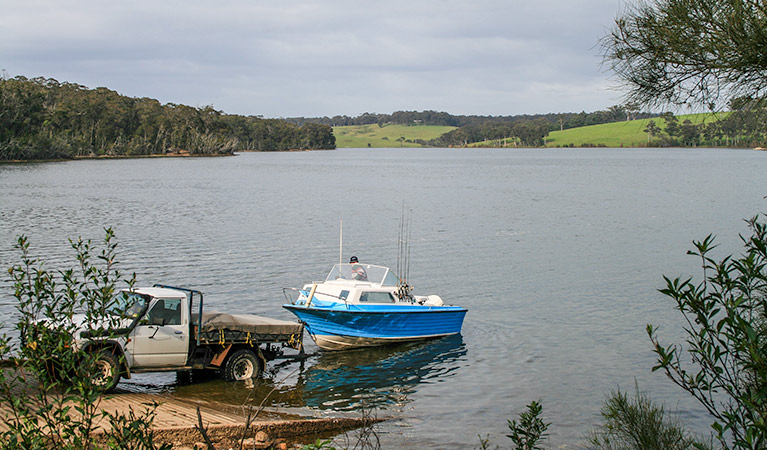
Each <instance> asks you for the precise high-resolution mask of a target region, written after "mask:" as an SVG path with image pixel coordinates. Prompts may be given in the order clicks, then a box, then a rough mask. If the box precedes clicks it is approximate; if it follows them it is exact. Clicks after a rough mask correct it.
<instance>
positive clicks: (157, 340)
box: [128, 298, 189, 368]
mask: <svg viewBox="0 0 767 450" xmlns="http://www.w3.org/2000/svg"><path fill="white" fill-rule="evenodd" d="M184 300H185V299H181V298H159V299H156V301H155V302H154V304H152V305H151V306H150V308H149V310H148V311H147V313H146V315H145V316H144V317H143V318H142V319H141V321H140V322H139V324H138V325H137V326H136V328H135V329H134V330H133V333H132V337H131V343H129V344H128V345H129V346H131V352H132V354H133V365H134V367H136V368H142V367H178V366H184V365H186V359H187V353H188V351H189V326H188V325H184V324H187V323H188V318H187V317H186V316H187V311H186V308H183V305H184V304H185V303H186V302H185V301H184Z"/></svg>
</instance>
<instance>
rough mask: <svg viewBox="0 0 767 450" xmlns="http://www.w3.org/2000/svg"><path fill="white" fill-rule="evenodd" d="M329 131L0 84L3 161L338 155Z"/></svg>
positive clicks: (67, 87)
mask: <svg viewBox="0 0 767 450" xmlns="http://www.w3.org/2000/svg"><path fill="white" fill-rule="evenodd" d="M335 146H336V144H335V137H334V136H333V130H332V129H331V128H330V127H329V126H326V125H322V124H316V123H306V124H303V125H302V126H298V125H296V124H293V123H289V122H286V121H284V120H279V119H263V118H260V117H253V116H248V117H246V116H239V115H231V114H224V113H223V112H221V111H217V110H215V109H214V108H213V107H211V106H206V107H203V108H194V107H191V106H185V105H176V104H172V103H169V104H166V105H162V104H160V102H158V101H157V100H154V99H150V98H132V97H126V96H124V95H120V94H119V93H117V92H115V91H112V90H109V89H107V88H103V87H100V88H96V89H89V88H87V87H85V86H81V85H78V84H73V83H67V82H61V83H60V82H58V81H56V80H54V79H50V78H33V79H27V78H25V77H15V78H12V79H0V160H15V159H22V160H30V159H55V158H73V157H81V156H101V155H109V156H119V155H128V156H139V155H162V154H168V153H189V154H198V155H214V154H231V153H232V152H234V151H238V150H262V151H273V150H293V149H296V150H306V149H332V148H335Z"/></svg>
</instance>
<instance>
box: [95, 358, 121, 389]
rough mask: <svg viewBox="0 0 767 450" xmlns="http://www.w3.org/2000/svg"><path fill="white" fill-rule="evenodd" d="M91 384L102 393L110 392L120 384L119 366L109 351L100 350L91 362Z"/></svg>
mask: <svg viewBox="0 0 767 450" xmlns="http://www.w3.org/2000/svg"><path fill="white" fill-rule="evenodd" d="M91 382H92V383H93V385H94V386H96V387H98V388H99V389H101V390H102V391H103V392H105V393H106V392H111V391H112V390H113V389H114V388H115V387H116V386H117V383H119V382H120V364H119V363H118V361H117V357H116V356H115V355H114V354H112V352H110V351H109V350H102V351H101V352H99V354H98V355H97V356H96V359H95V360H94V361H93V374H92V376H91Z"/></svg>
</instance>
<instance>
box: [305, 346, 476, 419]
mask: <svg viewBox="0 0 767 450" xmlns="http://www.w3.org/2000/svg"><path fill="white" fill-rule="evenodd" d="M465 355H466V347H465V345H464V343H463V338H462V337H461V336H460V335H456V336H448V337H445V338H442V339H436V340H433V341H427V342H421V343H415V344H402V345H397V346H387V347H375V348H367V349H358V350H351V351H342V352H323V353H320V355H319V356H318V357H317V358H316V360H315V361H312V362H311V366H309V367H308V368H307V370H305V371H304V372H302V373H301V374H300V376H299V383H298V386H299V387H300V389H301V390H302V391H303V399H304V402H305V404H306V406H310V407H315V408H320V409H334V410H342V411H343V410H347V411H348V410H354V409H358V408H359V407H361V406H363V405H362V402H364V406H365V407H387V406H396V407H401V406H402V405H404V404H406V403H408V402H410V401H411V400H410V399H409V398H408V396H409V394H410V393H411V392H412V391H413V390H414V389H415V387H416V386H417V385H419V384H422V383H432V382H436V381H441V380H444V379H447V378H449V377H451V376H452V375H453V374H454V373H455V372H456V371H457V370H458V369H459V368H460V364H458V361H459V360H461V359H463V358H464V356H465Z"/></svg>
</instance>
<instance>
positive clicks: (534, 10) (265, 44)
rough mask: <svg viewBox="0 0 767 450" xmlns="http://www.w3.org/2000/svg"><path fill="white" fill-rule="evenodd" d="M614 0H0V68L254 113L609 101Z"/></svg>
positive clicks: (598, 104)
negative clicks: (606, 41)
mask: <svg viewBox="0 0 767 450" xmlns="http://www.w3.org/2000/svg"><path fill="white" fill-rule="evenodd" d="M622 5H624V2H623V1H622V0H525V1H520V0H460V1H454V0H409V1H402V0H387V1H377V2H370V1H365V0H349V1H344V0H326V1H308V0H272V1H268V2H267V1H257V0H240V1H227V0H219V1H208V2H203V1H195V0H182V1H167V0H154V1H149V0H131V1H117V0H110V1H103V0H99V1H92V0H77V1H71V0H24V1H23V2H22V1H16V0H0V11H1V12H0V33H2V34H1V35H0V69H4V70H5V71H6V72H7V74H8V75H9V76H11V77H13V76H16V75H23V76H26V77H29V78H31V77H36V76H45V77H50V78H55V79H57V80H59V81H69V82H73V83H79V84H83V85H85V86H88V87H91V88H95V87H100V86H105V87H108V88H110V89H113V90H116V91H118V92H120V93H121V94H124V95H128V96H131V97H152V98H156V99H158V100H160V101H161V102H162V103H181V104H187V105H191V106H206V105H213V107H215V108H216V109H218V110H223V111H225V112H227V113H234V114H245V115H263V116H265V117H295V116H307V117H314V116H325V115H327V116H333V115H336V114H346V115H350V116H356V115H359V114H361V113H363V112H376V113H391V112H393V111H398V110H418V111H421V110H436V111H446V112H449V113H451V114H482V115H487V114H489V115H515V114H535V113H548V112H580V111H587V112H591V111H596V110H601V109H606V108H607V107H609V106H611V105H615V104H619V103H621V92H620V91H617V90H615V88H614V85H615V83H614V81H613V80H611V74H610V73H608V72H606V71H605V70H603V69H602V68H601V66H600V62H601V59H600V57H599V47H598V40H599V38H600V37H601V36H603V35H604V34H605V33H606V32H607V30H608V29H609V28H610V27H611V25H612V23H613V21H614V19H615V17H616V16H617V15H618V13H619V12H620V11H621V8H622Z"/></svg>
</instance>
